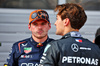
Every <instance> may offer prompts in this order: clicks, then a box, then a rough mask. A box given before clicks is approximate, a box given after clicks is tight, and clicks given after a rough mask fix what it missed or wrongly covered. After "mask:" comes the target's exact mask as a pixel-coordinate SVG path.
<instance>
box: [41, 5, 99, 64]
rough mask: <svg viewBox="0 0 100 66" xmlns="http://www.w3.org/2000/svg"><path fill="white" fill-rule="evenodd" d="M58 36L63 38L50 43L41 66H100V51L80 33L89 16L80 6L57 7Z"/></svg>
mask: <svg viewBox="0 0 100 66" xmlns="http://www.w3.org/2000/svg"><path fill="white" fill-rule="evenodd" d="M55 11H57V12H58V14H57V20H56V22H55V26H56V34H57V35H61V36H63V37H62V38H61V39H59V40H55V41H53V42H50V43H49V44H48V45H47V46H46V47H45V50H44V53H43V56H42V57H41V60H40V66H100V49H99V47H98V46H97V45H95V44H93V43H92V42H91V41H89V40H88V39H85V38H83V37H82V36H81V34H80V33H79V29H80V28H81V27H82V26H83V25H84V24H85V22H86V20H87V16H86V14H85V11H84V9H83V8H82V7H81V6H80V5H79V4H73V3H66V4H62V5H57V6H56V8H55Z"/></svg>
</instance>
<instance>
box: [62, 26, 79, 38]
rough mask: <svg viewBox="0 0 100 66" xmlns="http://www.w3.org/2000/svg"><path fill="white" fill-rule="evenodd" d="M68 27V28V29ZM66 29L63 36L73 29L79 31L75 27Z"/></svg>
mask: <svg viewBox="0 0 100 66" xmlns="http://www.w3.org/2000/svg"><path fill="white" fill-rule="evenodd" d="M66 29H67V30H66ZM66 29H65V30H64V33H63V36H64V35H65V34H67V33H69V32H72V31H77V32H79V30H78V29H73V28H70V29H68V28H66Z"/></svg>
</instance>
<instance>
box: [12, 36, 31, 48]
mask: <svg viewBox="0 0 100 66" xmlns="http://www.w3.org/2000/svg"><path fill="white" fill-rule="evenodd" d="M29 40H30V38H27V39H23V40H20V41H17V42H15V43H14V44H13V46H18V45H20V44H23V43H27V42H28V41H29Z"/></svg>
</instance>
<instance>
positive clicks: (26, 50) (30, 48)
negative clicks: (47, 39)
mask: <svg viewBox="0 0 100 66" xmlns="http://www.w3.org/2000/svg"><path fill="white" fill-rule="evenodd" d="M31 51H32V47H24V52H25V53H29V52H31Z"/></svg>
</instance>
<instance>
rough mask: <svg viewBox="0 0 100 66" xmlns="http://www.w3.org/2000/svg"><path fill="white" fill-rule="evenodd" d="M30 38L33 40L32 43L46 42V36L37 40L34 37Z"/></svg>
mask: <svg viewBox="0 0 100 66" xmlns="http://www.w3.org/2000/svg"><path fill="white" fill-rule="evenodd" d="M32 38H33V39H34V41H36V42H38V43H43V42H45V41H46V40H47V38H48V36H45V37H43V38H37V37H35V36H32Z"/></svg>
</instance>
